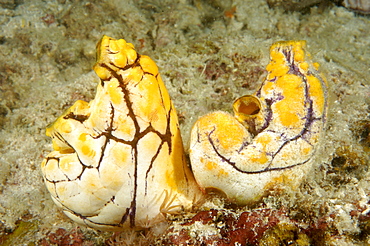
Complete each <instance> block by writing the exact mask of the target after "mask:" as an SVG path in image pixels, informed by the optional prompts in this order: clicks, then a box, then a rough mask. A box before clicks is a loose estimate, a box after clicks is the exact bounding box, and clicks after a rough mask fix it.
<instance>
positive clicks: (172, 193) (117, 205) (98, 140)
mask: <svg viewBox="0 0 370 246" xmlns="http://www.w3.org/2000/svg"><path fill="white" fill-rule="evenodd" d="M94 70H95V72H96V74H97V75H98V76H99V77H100V79H101V82H100V83H99V84H98V88H97V93H96V96H95V99H94V100H92V101H91V102H89V103H87V102H84V101H77V102H76V103H75V104H74V105H73V106H72V107H71V108H69V109H68V110H67V111H66V112H64V113H63V114H62V115H61V116H60V117H59V118H58V119H57V120H56V121H55V122H54V123H53V124H52V125H51V126H49V127H48V128H47V130H46V134H47V136H49V137H51V138H52V140H53V148H54V151H53V152H51V153H50V154H49V155H48V156H47V157H46V158H45V159H44V161H43V162H42V165H41V170H42V173H43V177H44V181H45V184H46V187H47V189H48V190H49V192H50V193H51V197H52V199H53V200H54V202H55V203H56V204H57V205H58V206H59V207H61V208H62V209H63V211H64V213H65V214H66V215H67V216H68V217H70V218H71V219H72V220H74V221H76V222H78V223H80V224H85V225H87V226H90V227H94V228H97V229H101V230H122V229H125V228H129V227H131V228H147V227H150V226H152V225H154V224H156V223H158V222H161V221H163V220H164V219H165V215H166V214H173V213H178V212H180V211H182V210H184V209H189V208H191V206H192V205H193V202H194V200H195V199H196V197H198V196H199V195H200V194H201V192H200V190H199V188H198V186H197V185H196V182H195V180H194V177H193V175H192V173H191V171H190V169H189V168H188V166H187V165H186V161H185V157H184V151H183V145H182V140H181V136H180V131H179V125H178V119H177V115H176V111H175V108H174V106H173V104H172V102H171V99H170V97H169V95H168V92H167V90H166V88H165V86H164V83H163V81H162V79H161V77H160V75H159V73H158V68H157V66H156V64H155V63H154V61H153V60H151V59H150V58H149V57H148V56H144V55H139V54H138V53H137V52H136V51H135V49H134V46H133V45H132V44H130V43H126V41H125V40H123V39H120V40H115V39H112V38H109V37H107V36H104V37H103V38H102V40H101V41H100V42H99V43H98V45H97V62H96V64H95V66H94Z"/></svg>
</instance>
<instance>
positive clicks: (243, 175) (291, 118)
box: [190, 41, 327, 205]
mask: <svg viewBox="0 0 370 246" xmlns="http://www.w3.org/2000/svg"><path fill="white" fill-rule="evenodd" d="M270 59H271V60H270V63H269V64H268V65H267V67H266V69H267V71H268V75H267V77H266V79H265V81H264V82H263V84H262V86H261V88H260V89H259V90H258V91H257V92H256V93H255V94H254V95H246V96H242V97H240V98H239V99H237V100H236V101H235V102H234V105H233V109H234V116H232V115H230V114H229V113H226V112H221V111H217V112H213V113H210V114H207V115H205V116H203V117H201V118H200V119H198V121H197V122H196V123H195V125H194V126H193V128H192V131H191V139H190V160H191V167H192V170H193V173H194V176H195V179H196V181H197V182H198V184H199V185H200V186H201V188H202V189H203V190H205V189H215V190H219V191H221V192H223V193H225V194H226V196H227V197H228V198H229V200H230V201H231V202H234V203H236V204H238V205H246V204H251V203H254V202H257V201H259V200H260V199H261V198H262V197H263V196H264V195H266V193H267V191H268V190H270V189H281V188H284V187H288V186H289V187H291V188H292V189H296V188H297V187H298V186H299V184H300V183H301V181H302V179H303V178H304V177H305V175H306V174H307V173H308V171H309V169H310V168H311V165H312V162H313V157H314V154H315V150H316V148H317V145H318V142H319V136H320V134H321V132H322V131H323V127H324V124H325V121H326V111H327V84H326V81H325V79H324V77H323V76H322V75H321V74H320V73H319V72H318V70H317V68H318V64H317V63H311V61H310V60H309V54H308V53H307V51H306V42H305V41H286V42H277V43H275V44H273V45H272V46H271V49H270Z"/></svg>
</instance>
